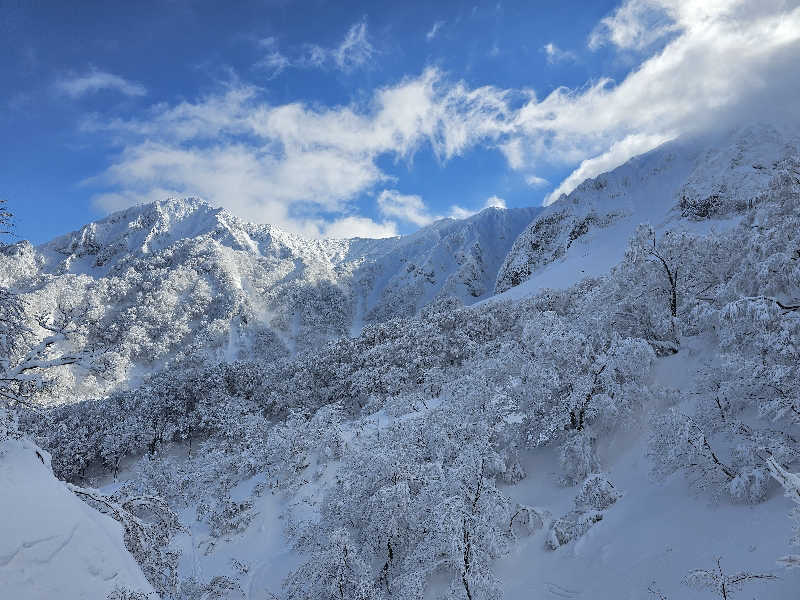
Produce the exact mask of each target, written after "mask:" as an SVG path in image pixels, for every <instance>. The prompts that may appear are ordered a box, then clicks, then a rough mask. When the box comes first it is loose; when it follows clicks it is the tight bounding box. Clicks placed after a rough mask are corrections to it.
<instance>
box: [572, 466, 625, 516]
mask: <svg viewBox="0 0 800 600" xmlns="http://www.w3.org/2000/svg"><path fill="white" fill-rule="evenodd" d="M620 498H622V492H620V491H619V490H617V489H616V488H615V487H614V485H613V484H612V483H611V482H610V481H609V480H608V479H607V478H606V476H605V475H603V474H600V473H596V474H594V475H589V477H587V478H586V479H585V480H584V482H583V483H582V484H581V488H580V490H579V491H578V495H577V496H575V506H576V507H577V508H578V509H584V510H585V509H595V510H605V509H606V508H608V507H609V506H611V505H612V504H614V503H615V502H616V501H617V500H619V499H620Z"/></svg>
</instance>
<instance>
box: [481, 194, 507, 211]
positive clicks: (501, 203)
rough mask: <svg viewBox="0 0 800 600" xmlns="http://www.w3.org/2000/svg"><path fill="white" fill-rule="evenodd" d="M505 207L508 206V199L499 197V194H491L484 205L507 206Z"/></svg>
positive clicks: (485, 206)
mask: <svg viewBox="0 0 800 600" xmlns="http://www.w3.org/2000/svg"><path fill="white" fill-rule="evenodd" d="M505 207H506V201H505V200H503V199H502V198H498V197H497V196H489V198H488V199H487V200H486V204H485V205H484V208H505Z"/></svg>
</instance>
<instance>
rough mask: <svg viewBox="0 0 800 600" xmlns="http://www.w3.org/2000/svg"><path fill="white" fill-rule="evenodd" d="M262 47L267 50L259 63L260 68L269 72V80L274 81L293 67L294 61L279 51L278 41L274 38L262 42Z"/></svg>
mask: <svg viewBox="0 0 800 600" xmlns="http://www.w3.org/2000/svg"><path fill="white" fill-rule="evenodd" d="M259 43H260V45H261V46H263V47H264V48H265V50H266V52H267V53H266V54H265V55H264V57H263V58H262V59H261V60H260V61H258V66H259V67H261V68H263V69H265V70H267V71H269V73H270V74H269V78H270V79H273V78H275V77H277V76H278V75H280V74H281V73H283V72H284V71H285V70H286V69H288V68H289V67H291V66H292V61H291V60H289V58H288V57H287V56H285V55H283V54H281V51H280V50H279V49H278V41H277V40H276V39H275V38H274V37H268V38H265V39H263V40H260V42H259Z"/></svg>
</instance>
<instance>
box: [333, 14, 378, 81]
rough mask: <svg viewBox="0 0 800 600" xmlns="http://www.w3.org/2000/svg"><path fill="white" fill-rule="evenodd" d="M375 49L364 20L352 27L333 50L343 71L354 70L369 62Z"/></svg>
mask: <svg viewBox="0 0 800 600" xmlns="http://www.w3.org/2000/svg"><path fill="white" fill-rule="evenodd" d="M374 53H375V49H374V48H373V47H372V44H370V43H369V40H368V39H367V24H366V22H364V21H362V22H361V23H356V24H355V25H353V26H352V27H350V29H349V31H348V32H347V35H346V36H345V37H344V40H343V41H342V43H341V44H339V47H338V48H336V49H335V50H333V52H332V56H333V60H334V62H335V63H336V66H338V67H339V68H340V69H341V70H342V71H352V70H353V69H355V68H357V67H360V66H362V65H364V64H366V63H368V62H369V60H370V59H371V58H372V55H373V54H374Z"/></svg>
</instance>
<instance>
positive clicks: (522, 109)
mask: <svg viewBox="0 0 800 600" xmlns="http://www.w3.org/2000/svg"><path fill="white" fill-rule="evenodd" d="M641 2H642V0H629V1H628V2H626V3H625V4H624V5H623V6H622V7H621V8H620V9H618V10H617V11H616V12H615V13H614V14H613V15H612V16H611V17H609V18H608V20H607V22H605V24H604V25H603V27H604V29H603V31H604V32H605V33H604V34H603V35H605V36H606V37H605V38H603V39H604V40H605V42H604V43H611V44H613V45H615V46H619V47H620V48H626V49H630V48H646V47H647V45H646V44H645V41H644V40H649V39H651V37H652V35H658V36H661V37H662V38H663V36H664V35H665V34H664V33H663V31H662V30H663V28H664V27H665V26H664V25H663V24H661V22H658V21H657V22H655V24H654V25H653V24H652V23H651V21H648V20H647V19H644V20H640V21H635V19H634V18H633V17H624V18H623V17H622V16H620V15H625V14H633V15H636V14H638V13H637V10H639V9H635V10H634V8H635V6H638V5H639V4H641ZM629 5H630V7H629ZM651 5H652V6H656V7H662V8H663V11H664V12H665V14H667V15H669V18H670V19H671V20H670V21H669V23H670V25H669V32H670V35H671V36H672V37H671V38H669V39H668V40H667V41H666V42H665V44H664V45H663V47H660V48H658V50H657V51H655V50H654V51H653V52H652V55H651V56H649V57H645V58H644V59H642V62H641V63H640V64H639V65H638V67H636V68H635V69H633V70H632V71H631V72H630V74H629V75H628V76H627V77H626V78H625V79H624V80H622V81H621V82H619V83H616V82H613V81H611V80H609V79H599V80H596V81H593V82H592V83H591V84H589V85H587V86H586V87H583V88H580V89H577V90H570V89H566V88H559V89H556V90H555V91H553V92H551V93H550V94H549V95H547V96H546V97H544V98H538V97H537V96H536V95H535V94H534V93H533V92H531V91H529V90H503V89H498V88H496V87H492V86H483V87H477V88H472V87H469V86H467V85H466V84H465V83H463V82H456V81H452V80H450V79H448V77H446V76H445V75H444V74H443V73H442V72H441V71H439V70H437V69H435V68H429V69H426V70H425V71H423V72H422V73H421V74H419V75H418V76H416V77H408V78H406V79H403V80H401V81H399V82H397V83H396V84H394V85H391V86H387V87H384V88H380V89H377V90H375V92H374V93H373V95H372V97H371V98H370V99H368V101H366V102H361V103H359V104H353V105H350V106H337V107H333V108H326V107H320V106H313V107H312V106H308V105H305V104H302V103H291V104H284V105H277V106H276V105H271V104H269V103H268V102H266V101H265V100H263V96H262V94H261V92H260V91H259V90H258V89H257V88H255V87H250V86H247V85H243V84H236V85H233V86H231V87H229V88H227V89H225V90H223V91H222V92H220V93H217V94H212V95H210V96H207V97H205V98H200V99H198V100H196V101H193V102H182V103H179V104H176V105H156V106H154V107H152V109H151V110H150V111H149V112H148V113H147V114H146V115H144V116H142V117H140V118H137V119H132V120H116V121H111V122H108V121H107V120H102V121H100V120H88V121H87V122H86V124H85V128H86V129H87V130H92V131H101V132H103V133H104V135H106V136H108V135H109V134H110V137H111V139H113V140H114V141H116V142H117V143H118V144H120V148H121V150H120V153H119V155H118V157H117V158H116V159H115V160H114V162H113V164H112V165H111V166H110V167H109V168H108V169H107V170H106V171H105V172H104V173H103V174H102V176H101V177H100V178H98V179H96V180H95V182H94V183H96V184H97V183H100V184H102V185H104V186H105V188H106V189H104V190H102V193H101V194H100V195H99V196H98V198H97V203H98V205H100V206H102V207H105V208H107V209H110V208H116V207H119V206H121V205H122V204H124V203H132V202H135V201H137V200H139V199H141V200H148V199H152V198H153V197H154V195H156V194H160V193H163V192H167V191H168V192H169V193H173V194H174V193H178V194H192V195H200V196H203V197H205V198H207V199H209V200H210V201H212V202H213V203H215V204H217V205H221V206H226V207H227V208H229V209H232V210H234V212H237V213H238V214H240V215H241V216H243V217H246V218H249V219H252V220H256V221H261V222H265V221H266V222H271V223H275V224H276V225H279V226H282V227H284V228H287V229H290V230H292V231H296V232H298V233H301V234H304V235H311V236H320V235H328V234H329V232H330V231H333V230H332V229H331V227H332V225H331V222H334V223H335V222H340V225H341V227H348V226H349V227H350V228H351V229H352V230H353V231H357V230H358V231H360V230H362V229H359V228H363V230H365V231H367V230H371V231H373V232H376V233H375V234H376V235H377V233H380V232H384V233H386V234H389V233H390V232H391V231H393V230H392V227H393V225H392V223H394V221H395V220H403V221H405V222H408V223H414V224H416V225H424V224H426V223H430V222H431V221H432V220H435V219H436V218H439V217H438V216H437V215H436V214H435V212H434V211H431V210H430V209H429V208H428V207H427V206H425V203H424V202H423V201H422V199H421V198H419V196H413V195H403V194H400V192H397V191H396V190H386V191H385V192H384V193H383V194H381V195H379V196H378V198H379V200H378V204H379V206H378V208H379V209H380V210H382V211H383V212H382V213H381V214H382V215H383V216H384V217H385V218H386V219H387V220H386V221H384V222H383V223H366V222H365V221H358V220H357V219H360V218H362V217H361V215H357V214H354V206H353V202H354V200H355V199H356V198H359V197H363V195H364V194H365V193H366V192H370V191H371V190H374V189H375V187H376V186H378V185H381V184H383V185H386V182H387V181H388V180H390V178H389V177H388V176H387V174H386V173H384V172H383V170H382V169H381V168H380V167H379V166H378V164H379V163H378V159H379V158H380V157H386V156H388V157H390V158H394V159H395V160H398V159H410V158H411V157H412V156H413V155H414V153H415V152H417V150H419V149H420V148H421V147H423V146H429V147H430V148H431V149H432V150H433V152H434V153H435V154H436V156H437V157H438V158H439V159H440V160H441V161H447V160H448V159H450V158H452V157H454V156H458V155H461V154H463V153H465V152H467V151H468V150H470V149H471V148H475V147H477V146H480V147H484V148H489V149H496V150H499V151H500V152H502V153H503V154H504V155H505V157H506V160H507V162H508V166H509V168H511V169H513V170H515V171H518V172H519V173H520V174H521V175H522V176H523V177H525V178H526V181H527V182H528V183H529V185H532V186H540V185H545V184H547V182H546V181H545V180H543V179H542V178H540V177H538V176H536V175H535V174H534V173H536V172H541V169H542V168H543V167H545V166H548V165H557V166H559V167H560V168H563V167H564V165H579V166H578V167H577V168H576V170H575V171H573V173H572V174H571V175H570V176H569V177H568V178H567V179H566V180H564V181H563V182H562V183H561V184H560V185H559V186H558V187H557V188H556V189H555V191H553V193H551V194H550V195H549V196H548V199H547V200H548V201H552V200H554V199H556V198H557V197H558V195H559V194H560V193H564V192H569V191H571V190H572V189H573V188H574V187H575V185H577V184H578V183H579V182H580V181H581V180H582V179H583V178H585V177H592V176H596V175H597V174H599V173H600V172H602V171H605V170H609V169H612V168H614V167H616V166H617V165H619V164H621V163H623V162H625V161H626V160H627V159H628V158H630V157H631V156H633V155H634V154H637V153H641V152H645V151H647V150H650V149H651V148H652V147H654V146H656V145H658V144H660V143H662V142H663V141H665V140H668V139H670V138H672V137H675V136H677V135H681V134H684V133H693V132H697V131H698V130H702V129H704V128H709V127H712V126H720V127H727V126H729V125H732V124H735V123H737V122H739V121H741V120H743V119H752V118H754V117H758V118H760V117H761V116H762V115H763V110H764V107H765V106H769V110H770V115H771V116H774V117H776V118H779V117H781V116H782V117H784V118H788V117H791V118H792V119H795V121H796V120H797V119H798V118H800V115H798V111H800V106H798V104H797V103H796V100H795V98H797V97H798V95H800V89H798V88H800V61H797V56H798V53H799V52H800V7H796V8H786V7H785V6H784V4H783V3H782V2H779V1H778V0H762V1H761V2H759V3H754V2H746V1H745V0H735V1H728V2H723V1H722V0H705V1H701V0H685V1H684V2H678V1H677V0H674V1H673V0H663V1H662V2H659V4H657V5H656V4H655V0H653V1H652V2H651V3H650V4H648V6H651ZM626 7H628V8H626ZM631 7H633V8H631ZM625 11H628V12H625ZM634 21H635V22H634ZM648 23H650V25H648ZM358 25H359V24H357V25H355V26H354V27H355V28H356V29H352V28H351V31H352V32H353V33H352V35H350V34H348V36H346V37H345V41H347V40H348V39H349V40H350V42H348V43H347V44H345V46H346V47H347V48H349V49H348V50H342V52H343V54H342V56H345V55H347V56H349V57H350V58H347V59H344V58H343V59H342V60H343V64H345V63H346V64H355V61H357V60H358V59H356V58H354V57H357V56H365V55H364V54H363V53H362V54H359V52H357V51H355V50H354V48H356V47H357V46H358V40H359V39H366V37H365V36H366V26H364V28H363V29H360V28H359V26H358ZM647 27H654V28H655V32H650V31H649V30H648V29H647ZM598 35H599V34H598ZM598 39H599V38H598ZM590 42H591V40H590ZM597 43H600V42H599V41H598V42H597ZM341 47H342V46H340V48H341ZM307 50H308V49H307ZM348 53H350V54H348ZM307 56H309V57H312V56H314V55H313V53H312V52H311V51H310V50H308V52H307ZM326 56H328V58H326V59H325V60H328V61H330V60H332V59H331V58H330V54H326ZM308 60H309V61H311V60H317V59H313V58H309V59H308ZM280 64H281V62H280V59H277V58H276V59H275V60H274V68H277V67H280ZM721 65H724V68H721ZM384 194H388V195H384ZM380 198H383V204H384V206H383V207H382V206H381V204H380V202H381V200H380ZM442 211H443V210H442ZM449 214H450V215H459V216H461V215H467V214H471V211H470V210H467V209H464V208H461V207H458V206H454V207H451V208H450V209H449ZM321 215H326V217H325V218H323V217H322V216H321ZM331 215H332V216H331ZM347 219H349V221H348V220H347ZM354 219H355V220H354ZM337 220H338V221H337ZM337 227H339V226H337ZM336 231H337V235H338V234H339V233H338V232H339V231H343V229H337V230H336Z"/></svg>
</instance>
